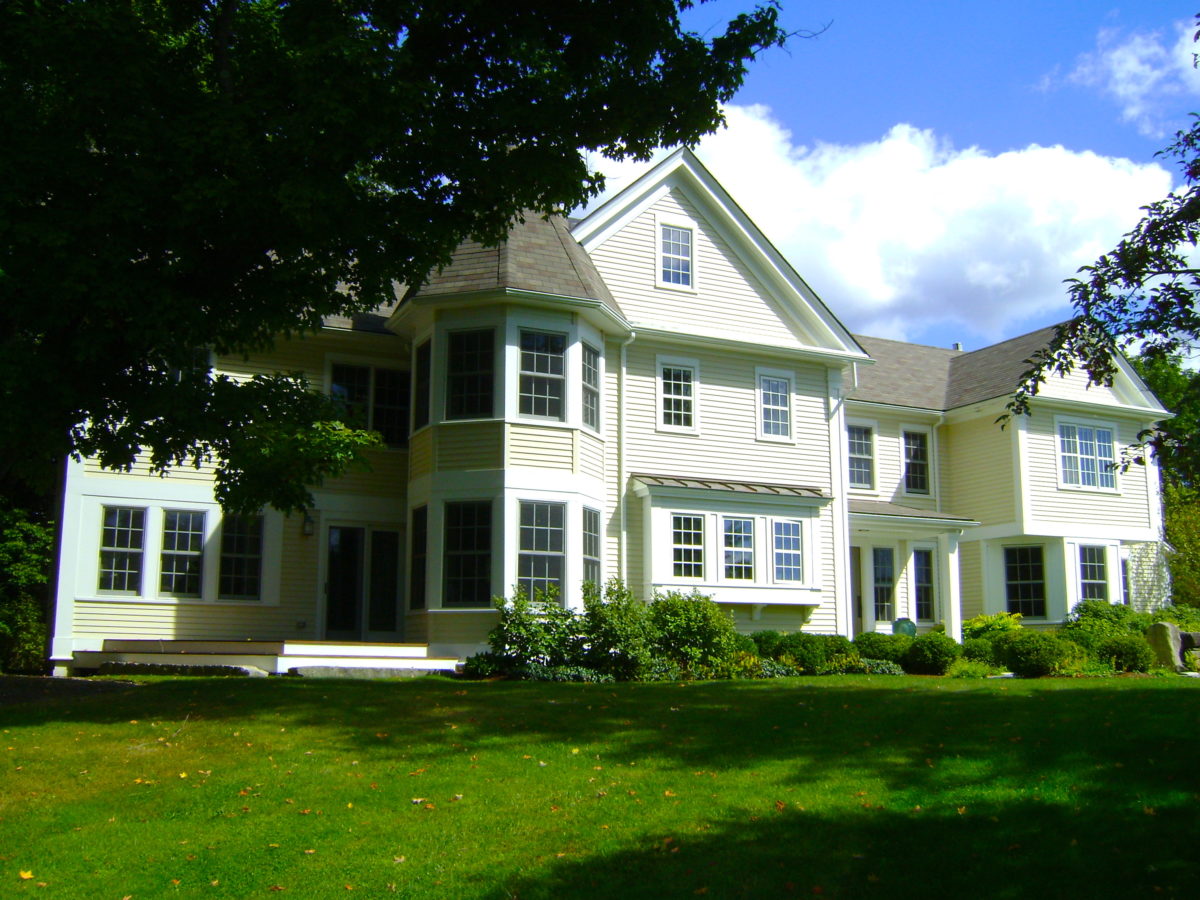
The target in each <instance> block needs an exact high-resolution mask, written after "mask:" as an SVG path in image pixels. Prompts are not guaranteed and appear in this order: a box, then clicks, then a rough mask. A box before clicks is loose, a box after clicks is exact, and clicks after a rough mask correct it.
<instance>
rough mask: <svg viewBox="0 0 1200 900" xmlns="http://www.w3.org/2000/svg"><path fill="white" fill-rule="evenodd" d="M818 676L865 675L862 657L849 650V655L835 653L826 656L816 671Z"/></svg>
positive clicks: (865, 670)
mask: <svg viewBox="0 0 1200 900" xmlns="http://www.w3.org/2000/svg"><path fill="white" fill-rule="evenodd" d="M817 674H819V675H866V674H867V669H866V667H865V666H864V665H863V661H862V657H861V656H859V655H858V654H857V653H855V652H854V651H853V650H851V651H850V652H849V653H836V654H833V655H832V656H828V657H826V659H825V662H823V663H822V664H821V666H820V669H819V670H818V673H817Z"/></svg>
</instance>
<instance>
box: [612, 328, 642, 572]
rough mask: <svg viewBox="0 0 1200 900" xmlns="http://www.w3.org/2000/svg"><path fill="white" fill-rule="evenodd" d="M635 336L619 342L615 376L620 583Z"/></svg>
mask: <svg viewBox="0 0 1200 900" xmlns="http://www.w3.org/2000/svg"><path fill="white" fill-rule="evenodd" d="M636 338H637V332H636V331H631V332H629V337H627V338H626V339H625V340H624V341H622V342H621V371H620V373H619V375H618V377H617V503H618V504H619V506H620V508H621V527H620V530H619V532H618V533H617V577H618V578H620V579H621V582H622V583H626V582H627V580H628V579H627V577H626V576H627V575H628V564H627V563H626V552H625V551H626V544H627V542H628V540H627V539H628V534H627V532H628V528H629V525H628V513H627V510H626V508H625V507H626V504H625V481H626V479H627V478H628V473H627V472H626V471H625V403H626V395H627V393H628V392H627V391H626V390H625V380H626V377H627V372H626V368H627V366H628V363H629V358H628V350H627V348H628V347H629V345H630V344H632V343H633V342H634V340H635V339H636Z"/></svg>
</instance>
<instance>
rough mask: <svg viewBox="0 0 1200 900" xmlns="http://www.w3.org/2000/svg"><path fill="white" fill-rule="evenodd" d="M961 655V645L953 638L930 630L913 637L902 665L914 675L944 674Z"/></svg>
mask: <svg viewBox="0 0 1200 900" xmlns="http://www.w3.org/2000/svg"><path fill="white" fill-rule="evenodd" d="M961 655H962V647H960V646H959V645H958V642H957V641H955V640H954V638H952V637H950V636H949V635H945V634H939V633H938V632H936V631H931V632H929V633H928V634H922V635H919V636H918V637H915V638H913V642H912V646H911V647H909V648H908V652H907V653H905V654H904V662H903V663H902V665H903V666H904V671H906V672H911V673H912V674H914V675H945V674H946V670H947V669H949V668H950V666H951V664H952V663H953V662H954V661H955V660H956V659H958V658H959V656H961Z"/></svg>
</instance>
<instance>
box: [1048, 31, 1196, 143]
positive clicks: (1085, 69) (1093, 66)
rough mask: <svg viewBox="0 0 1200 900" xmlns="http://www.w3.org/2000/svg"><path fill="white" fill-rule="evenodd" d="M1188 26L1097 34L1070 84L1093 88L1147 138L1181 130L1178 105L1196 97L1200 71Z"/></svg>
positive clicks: (1072, 74)
mask: <svg viewBox="0 0 1200 900" xmlns="http://www.w3.org/2000/svg"><path fill="white" fill-rule="evenodd" d="M1193 32H1194V26H1193V25H1192V23H1191V22H1187V21H1181V22H1176V23H1175V25H1174V26H1173V27H1172V28H1171V29H1170V30H1169V31H1161V30H1160V31H1151V32H1146V31H1135V32H1132V33H1129V34H1126V33H1124V32H1122V31H1120V30H1118V29H1110V28H1106V29H1102V30H1101V31H1100V33H1099V35H1097V38H1096V49H1095V50H1094V51H1092V52H1091V53H1085V54H1083V55H1082V56H1080V57H1079V59H1078V60H1076V63H1075V67H1074V69H1072V70H1071V72H1070V74H1069V75H1068V76H1067V78H1068V80H1069V81H1070V82H1072V83H1074V84H1079V85H1084V86H1087V87H1094V88H1098V89H1099V90H1100V91H1101V92H1102V93H1103V94H1105V95H1107V96H1108V97H1109V98H1110V99H1112V100H1114V101H1116V103H1117V104H1118V105H1119V106H1120V108H1121V118H1122V119H1124V120H1125V121H1126V122H1130V123H1132V124H1133V125H1135V126H1136V127H1137V129H1138V131H1139V132H1141V133H1142V134H1144V135H1146V136H1147V137H1151V138H1156V139H1159V138H1163V137H1165V136H1166V135H1168V134H1170V133H1172V132H1173V131H1175V130H1178V129H1179V128H1181V127H1183V122H1182V121H1181V119H1180V112H1181V109H1180V101H1182V100H1184V99H1186V98H1194V97H1197V96H1200V70H1197V69H1196V67H1195V65H1194V64H1193V60H1194V57H1193V54H1194V53H1195V51H1196V45H1195V44H1194V43H1193V41H1192V37H1193Z"/></svg>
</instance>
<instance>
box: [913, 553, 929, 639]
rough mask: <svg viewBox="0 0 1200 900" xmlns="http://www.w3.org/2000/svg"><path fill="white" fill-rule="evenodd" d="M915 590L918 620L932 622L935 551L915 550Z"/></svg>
mask: <svg viewBox="0 0 1200 900" xmlns="http://www.w3.org/2000/svg"><path fill="white" fill-rule="evenodd" d="M912 559H913V562H912V564H913V592H914V593H915V595H916V597H915V600H916V602H915V604H914V605H915V606H916V614H917V620H918V621H920V622H931V621H933V616H934V581H933V551H932V550H927V549H924V548H919V549H916V550H913V556H912Z"/></svg>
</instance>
